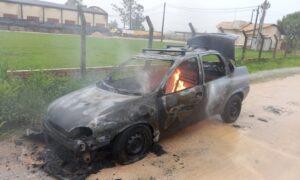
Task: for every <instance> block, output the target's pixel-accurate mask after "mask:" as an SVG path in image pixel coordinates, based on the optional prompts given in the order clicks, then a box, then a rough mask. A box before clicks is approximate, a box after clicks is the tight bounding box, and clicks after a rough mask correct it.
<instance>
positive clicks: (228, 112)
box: [221, 95, 242, 123]
mask: <svg viewBox="0 0 300 180" xmlns="http://www.w3.org/2000/svg"><path fill="white" fill-rule="evenodd" d="M241 109H242V99H241V98H240V96H238V95H233V96H232V97H231V98H230V99H229V100H228V101H227V103H226V106H225V108H224V111H223V113H222V114H221V117H222V119H223V121H224V122H225V123H233V122H235V121H236V120H237V119H238V117H239V116H240V113H241Z"/></svg>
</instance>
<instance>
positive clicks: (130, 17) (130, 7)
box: [129, 0, 133, 29]
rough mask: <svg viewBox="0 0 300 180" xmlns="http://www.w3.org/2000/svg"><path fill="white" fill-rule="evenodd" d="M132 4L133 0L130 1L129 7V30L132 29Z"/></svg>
mask: <svg viewBox="0 0 300 180" xmlns="http://www.w3.org/2000/svg"><path fill="white" fill-rule="evenodd" d="M132 3H133V0H131V1H130V6H129V29H131V28H132V24H131V23H132Z"/></svg>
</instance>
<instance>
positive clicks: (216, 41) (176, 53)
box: [135, 33, 236, 61]
mask: <svg viewBox="0 0 300 180" xmlns="http://www.w3.org/2000/svg"><path fill="white" fill-rule="evenodd" d="M235 40H236V37H234V36H231V35H228V34H222V33H207V34H203V35H200V36H196V37H192V38H190V39H189V40H188V41H187V45H186V46H178V45H167V49H143V53H142V54H139V55H137V56H135V57H138V58H142V59H149V58H150V59H161V60H172V61H176V60H180V59H184V57H186V56H190V55H205V54H214V53H219V54H221V55H222V56H223V57H225V58H226V59H227V60H234V59H235V45H234V42H235Z"/></svg>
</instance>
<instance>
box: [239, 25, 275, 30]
mask: <svg viewBox="0 0 300 180" xmlns="http://www.w3.org/2000/svg"><path fill="white" fill-rule="evenodd" d="M270 26H276V27H277V25H276V24H263V29H264V28H268V27H270ZM256 29H258V25H257V27H256ZM242 30H244V31H246V32H247V31H253V30H254V24H252V23H251V24H248V25H247V26H245V27H244V28H243V29H242Z"/></svg>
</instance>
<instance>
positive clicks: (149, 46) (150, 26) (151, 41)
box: [146, 16, 154, 49]
mask: <svg viewBox="0 0 300 180" xmlns="http://www.w3.org/2000/svg"><path fill="white" fill-rule="evenodd" d="M146 21H147V24H148V26H149V37H148V38H149V41H148V48H149V49H152V44H153V32H154V28H153V24H152V21H151V19H150V17H149V16H146Z"/></svg>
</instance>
